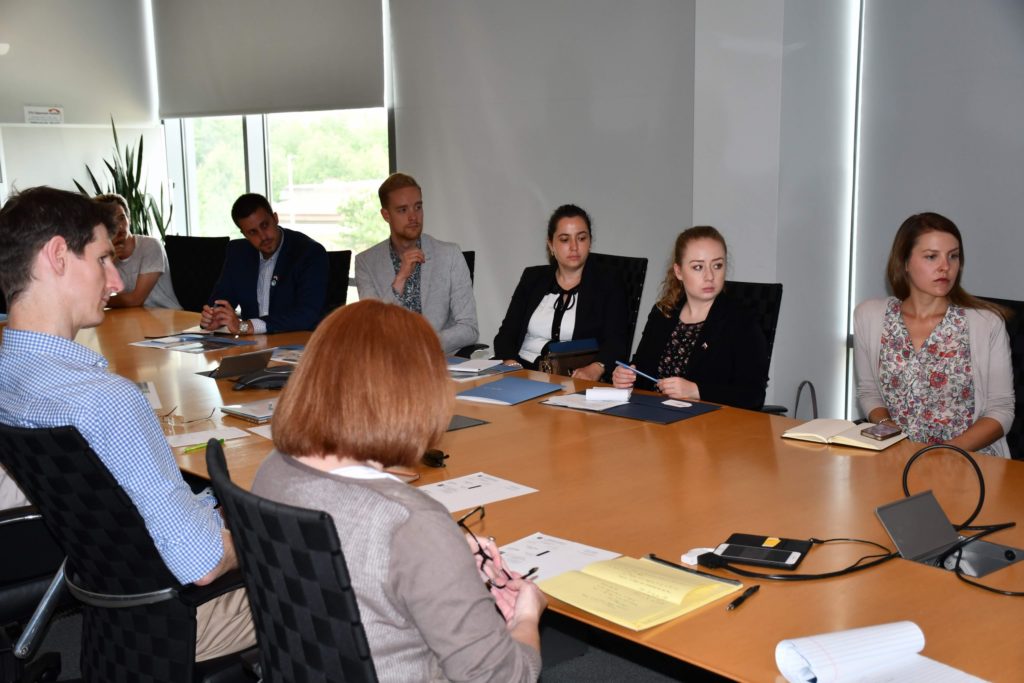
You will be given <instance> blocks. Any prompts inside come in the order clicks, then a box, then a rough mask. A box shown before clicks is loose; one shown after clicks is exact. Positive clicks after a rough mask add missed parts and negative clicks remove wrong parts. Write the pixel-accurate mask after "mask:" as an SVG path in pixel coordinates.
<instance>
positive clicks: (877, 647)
mask: <svg viewBox="0 0 1024 683" xmlns="http://www.w3.org/2000/svg"><path fill="white" fill-rule="evenodd" d="M923 649H924V633H922V632H921V629H920V628H919V627H918V626H917V624H915V623H914V622H912V621H898V622H895V623H892V624H882V625H880V626H868V627H866V628H855V629H850V630H848V631H837V632H835V633H823V634H820V635H816V636H807V637H805V638H792V639H789V640H783V641H782V642H780V643H779V644H778V645H777V646H776V647H775V665H776V666H778V667H779V671H780V672H781V673H782V675H783V676H785V678H786V680H787V681H789V682H790V683H810V682H811V681H817V683H848V682H854V681H856V682H858V683H868V682H871V683H880V682H882V681H893V682H894V683H895V682H896V681H899V682H900V683H911V682H914V681H920V682H921V683H926V682H927V683H960V682H964V683H971V682H978V681H982V679H980V678H977V677H975V676H971V675H970V674H967V673H964V672H963V671H960V670H959V669H954V668H953V667H951V666H947V665H945V664H942V663H940V662H937V661H935V660H933V659H929V658H928V657H924V656H922V655H920V654H918V653H919V652H921V650H923Z"/></svg>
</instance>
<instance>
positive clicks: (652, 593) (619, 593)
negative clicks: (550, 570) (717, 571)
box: [537, 557, 740, 631]
mask: <svg viewBox="0 0 1024 683" xmlns="http://www.w3.org/2000/svg"><path fill="white" fill-rule="evenodd" d="M537 587H538V588H540V589H541V590H542V591H544V592H545V593H547V594H548V595H550V596H552V597H555V598H558V599H559V600H561V601H562V602H567V603H569V604H570V605H573V606H575V607H579V608H580V609H582V610H586V611H587V612H590V613H591V614H596V615H597V616H599V617H601V618H603V619H607V620H608V621H610V622H612V623H615V624H618V625H619V626H624V627H626V628H630V629H633V630H634V631H642V630H643V629H646V628H651V627H652V626H657V625H658V624H663V623H665V622H666V621H668V620H670V619H675V618H676V617H679V616H682V615H684V614H686V613H688V612H692V611H693V610H695V609H697V608H699V607H703V606H704V605H707V604H708V603H711V602H714V601H715V600H718V599H720V598H724V597H725V596H727V595H729V594H731V593H735V592H736V591H738V590H739V589H740V586H738V585H731V584H726V583H722V582H721V581H720V580H718V579H716V578H714V577H711V578H708V577H705V576H700V575H699V574H691V573H689V572H682V571H679V570H678V569H674V568H672V567H666V566H664V565H661V564H658V563H656V562H652V561H650V560H637V559H635V558H632V557H616V558H615V559H613V560H603V561H601V562H594V563H591V564H589V565H587V566H586V567H584V568H583V569H582V570H580V571H568V572H565V573H563V574H560V575H558V576H556V577H554V578H552V579H545V580H544V581H540V582H538V583H537Z"/></svg>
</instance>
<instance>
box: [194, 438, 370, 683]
mask: <svg viewBox="0 0 1024 683" xmlns="http://www.w3.org/2000/svg"><path fill="white" fill-rule="evenodd" d="M206 467H207V470H208V471H209V473H210V478H211V479H212V480H213V487H214V490H215V491H216V492H217V497H218V499H219V500H220V501H221V503H222V504H223V505H224V509H225V510H226V511H227V520H228V526H229V527H230V528H231V534H232V537H233V538H234V541H235V551H236V552H237V554H238V563H239V565H240V566H241V569H242V575H243V577H244V578H245V586H246V589H247V590H248V593H249V605H250V606H251V607H252V613H253V620H254V621H255V624H256V640H257V642H258V643H259V650H260V666H261V675H262V677H263V681H264V682H265V683H274V682H275V681H280V682H282V683H284V682H289V681H324V682H325V683H329V682H333V681H338V682H341V681H376V680H377V674H376V670H375V669H374V667H373V660H372V659H371V657H370V646H369V643H368V642H367V640H366V632H365V631H364V630H363V624H362V621H361V620H360V617H359V605H358V604H357V603H356V596H355V593H354V592H353V590H352V583H351V581H350V580H349V574H348V566H347V565H346V564H345V557H344V555H342V552H341V543H340V542H339V540H338V532H337V530H336V529H335V527H334V520H332V519H331V516H330V515H328V514H327V513H326V512H321V511H316V510H306V509H304V508H298V507H292V506H290V505H283V504H281V503H275V502H273V501H270V500H266V499H264V498H260V497H259V496H256V495H253V494H251V493H249V492H248V491H245V490H243V489H241V488H239V487H238V486H236V485H235V484H234V483H232V481H231V477H230V475H229V474H228V471H227V467H226V465H225V463H224V451H223V449H222V448H221V446H220V444H219V443H218V442H217V441H215V440H211V441H210V442H209V444H207V447H206Z"/></svg>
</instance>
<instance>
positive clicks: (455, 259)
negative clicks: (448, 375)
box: [356, 233, 478, 354]
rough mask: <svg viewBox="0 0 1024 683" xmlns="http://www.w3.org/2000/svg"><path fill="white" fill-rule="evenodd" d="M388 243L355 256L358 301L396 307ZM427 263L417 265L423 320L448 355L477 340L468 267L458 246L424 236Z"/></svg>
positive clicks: (422, 237)
mask: <svg viewBox="0 0 1024 683" xmlns="http://www.w3.org/2000/svg"><path fill="white" fill-rule="evenodd" d="M388 242H389V240H384V241H383V242H381V243H380V244H375V245H374V246H372V247H370V248H369V249H367V250H366V251H364V252H361V253H359V254H357V255H356V289H357V290H358V291H359V298H360V299H379V300H380V301H385V302H387V303H391V304H397V303H399V302H398V299H397V298H395V294H394V292H393V291H392V290H391V283H392V282H393V281H394V279H395V267H394V266H393V265H392V264H391V253H390V250H389V248H388ZM420 244H421V245H422V247H423V254H424V256H426V258H427V261H426V263H423V264H422V265H420V296H421V297H422V301H421V306H422V309H423V316H424V317H425V318H426V319H427V320H428V321H429V322H430V324H431V326H432V327H433V328H434V329H435V330H436V331H437V334H438V336H439V337H440V338H441V347H442V348H443V349H444V352H445V353H447V354H451V353H454V352H455V351H458V350H459V349H460V348H462V347H463V346H466V345H467V344H473V343H475V342H476V340H477V336H478V327H477V322H476V301H475V300H474V298H473V281H472V280H471V279H470V277H469V267H468V266H467V265H466V259H465V257H464V256H463V255H462V250H461V249H460V248H459V245H457V244H455V243H453V242H442V241H441V240H436V239H434V238H433V237H431V236H430V235H428V234H426V233H423V235H422V236H421V237H420Z"/></svg>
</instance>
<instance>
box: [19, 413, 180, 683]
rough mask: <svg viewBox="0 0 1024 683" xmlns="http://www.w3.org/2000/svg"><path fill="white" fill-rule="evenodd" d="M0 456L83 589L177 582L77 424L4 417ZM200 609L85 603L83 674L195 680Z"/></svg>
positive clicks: (173, 603) (130, 589) (131, 589)
mask: <svg viewBox="0 0 1024 683" xmlns="http://www.w3.org/2000/svg"><path fill="white" fill-rule="evenodd" d="M0 463H2V464H3V466H4V468H6V469H7V471H8V473H10V474H11V476H13V477H14V479H15V481H17V482H18V485H19V486H20V487H21V489H22V490H23V491H24V492H25V495H26V496H27V497H28V498H29V500H31V501H32V503H33V504H34V505H35V506H36V507H38V508H39V510H40V512H42V514H43V519H44V521H45V522H46V526H47V528H48V529H49V530H50V533H51V534H53V536H54V538H55V539H56V540H57V543H58V544H59V545H60V547H61V549H62V550H63V552H64V553H65V555H67V558H68V562H67V573H68V576H69V577H71V580H72V581H74V583H75V584H76V585H77V586H79V587H80V588H83V589H85V590H89V591H93V592H97V593H107V594H119V595H123V594H132V593H144V592H149V591H156V590H160V589H163V588H168V587H174V588H179V587H180V584H179V583H178V581H177V580H176V579H175V578H174V576H173V575H172V574H171V573H170V571H169V570H168V569H167V567H166V565H164V563H163V560H162V559H161V558H160V555H159V553H157V550H156V547H155V546H154V545H153V540H152V539H151V538H150V536H149V533H148V532H147V531H146V527H145V524H144V523H143V521H142V517H141V516H140V515H139V513H138V511H137V510H136V509H135V506H134V504H132V502H131V500H130V499H129V498H128V496H127V495H126V494H125V492H124V491H123V490H122V489H121V487H120V486H118V484H117V482H116V481H115V480H114V478H113V476H111V474H110V472H109V471H108V470H107V468H106V467H104V465H103V464H102V463H101V462H100V460H99V458H97V457H96V454H95V453H93V451H92V449H91V448H90V447H89V444H87V443H86V442H85V439H83V438H82V436H81V434H79V433H78V430H76V429H74V428H73V427H58V428H55V429H23V428H18V427H8V426H5V425H0ZM195 640H196V624H195V608H194V607H190V606H188V605H185V604H184V603H182V602H180V601H179V600H174V599H172V600H166V601H164V602H160V603H155V604H151V605H143V606H140V607H131V608H119V609H109V608H101V607H91V606H85V607H84V609H83V622H82V675H83V678H84V680H86V681H118V682H119V681H124V682H126V683H127V682H129V681H131V682H145V681H189V680H191V678H192V668H193V661H194V659H195Z"/></svg>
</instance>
